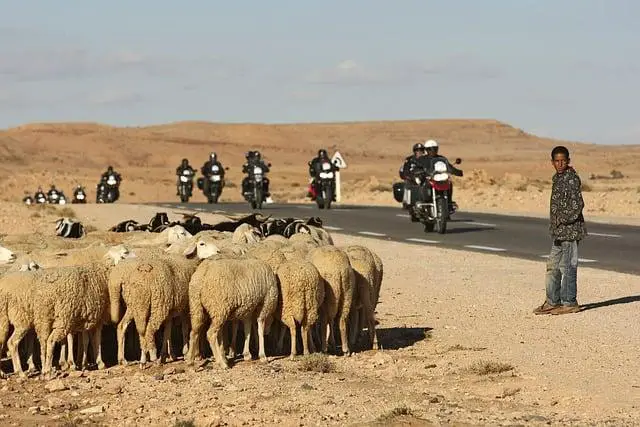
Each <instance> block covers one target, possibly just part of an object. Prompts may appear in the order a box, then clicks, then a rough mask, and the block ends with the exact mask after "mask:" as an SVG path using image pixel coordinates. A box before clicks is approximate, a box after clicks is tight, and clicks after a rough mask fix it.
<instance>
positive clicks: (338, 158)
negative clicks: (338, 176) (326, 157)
mask: <svg viewBox="0 0 640 427" xmlns="http://www.w3.org/2000/svg"><path fill="white" fill-rule="evenodd" d="M331 163H333V164H334V165H336V166H337V167H339V168H340V169H345V168H346V167H347V162H345V161H344V159H343V158H342V155H341V154H340V152H339V151H336V152H335V153H333V157H331Z"/></svg>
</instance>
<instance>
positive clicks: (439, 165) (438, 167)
mask: <svg viewBox="0 0 640 427" xmlns="http://www.w3.org/2000/svg"><path fill="white" fill-rule="evenodd" d="M433 169H434V170H435V171H436V172H438V173H442V172H446V171H447V165H446V163H445V162H443V161H437V162H436V163H435V164H434V165H433Z"/></svg>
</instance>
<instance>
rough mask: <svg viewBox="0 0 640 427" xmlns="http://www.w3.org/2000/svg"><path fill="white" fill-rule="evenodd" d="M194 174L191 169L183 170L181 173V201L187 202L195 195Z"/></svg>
mask: <svg viewBox="0 0 640 427" xmlns="http://www.w3.org/2000/svg"><path fill="white" fill-rule="evenodd" d="M192 191H193V174H192V173H191V171H189V170H184V171H182V175H180V186H179V187H178V192H179V193H180V201H181V202H182V203H187V202H188V201H189V198H190V197H191V196H192V195H193V193H192Z"/></svg>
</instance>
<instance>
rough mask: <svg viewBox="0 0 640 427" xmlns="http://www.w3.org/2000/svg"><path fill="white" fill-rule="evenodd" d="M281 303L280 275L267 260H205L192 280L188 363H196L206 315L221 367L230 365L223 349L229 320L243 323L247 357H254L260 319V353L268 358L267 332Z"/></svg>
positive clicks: (210, 339)
mask: <svg viewBox="0 0 640 427" xmlns="http://www.w3.org/2000/svg"><path fill="white" fill-rule="evenodd" d="M198 256H199V255H198ZM277 305H278V283H277V280H276V276H275V274H274V273H273V271H272V270H271V268H270V267H269V265H268V264H267V263H265V262H264V261H260V260H258V259H251V258H247V259H232V258H227V259H224V258H223V259H207V260H204V261H203V262H202V263H201V264H200V265H199V266H198V268H197V269H196V271H195V273H194V274H193V276H192V277H191V281H190V282H189V311H190V314H191V334H190V340H189V351H188V353H187V357H186V360H187V363H189V364H193V360H194V357H195V353H196V351H197V350H196V349H199V345H198V343H199V336H200V333H201V329H202V326H203V324H204V322H205V316H206V317H209V318H210V319H211V326H210V327H209V330H208V332H207V338H208V340H209V345H210V346H211V349H212V350H213V353H214V356H215V358H216V360H217V361H218V363H219V364H220V366H222V367H223V368H228V367H229V363H228V362H227V359H226V357H225V356H224V352H223V348H222V345H223V325H224V324H225V322H226V321H229V320H230V321H234V320H241V321H242V322H243V325H244V331H245V343H244V351H243V355H244V359H245V360H250V359H251V353H250V350H249V343H250V338H251V329H252V326H253V323H255V322H256V321H257V324H258V347H259V354H258V356H259V358H260V359H261V360H263V361H266V354H265V350H264V331H265V328H268V326H269V325H270V323H271V321H272V320H273V315H274V313H275V310H276V308H277Z"/></svg>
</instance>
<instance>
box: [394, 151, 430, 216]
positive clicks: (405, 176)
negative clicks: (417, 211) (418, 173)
mask: <svg viewBox="0 0 640 427" xmlns="http://www.w3.org/2000/svg"><path fill="white" fill-rule="evenodd" d="M412 151H413V154H412V155H409V156H407V157H405V159H404V163H403V164H402V166H401V167H400V170H399V171H398V174H399V175H400V178H401V179H402V180H403V181H404V185H405V188H406V189H408V190H409V191H411V187H415V186H416V184H415V183H414V182H413V171H414V169H415V168H416V167H417V166H418V165H419V159H421V158H422V157H424V154H425V152H424V145H423V144H422V143H421V142H417V143H415V144H413V147H412ZM411 205H413V200H410V203H406V202H402V206H403V208H405V209H408V208H409V207H410V206H411ZM411 221H413V222H417V221H418V218H417V217H415V216H414V215H413V214H411Z"/></svg>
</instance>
